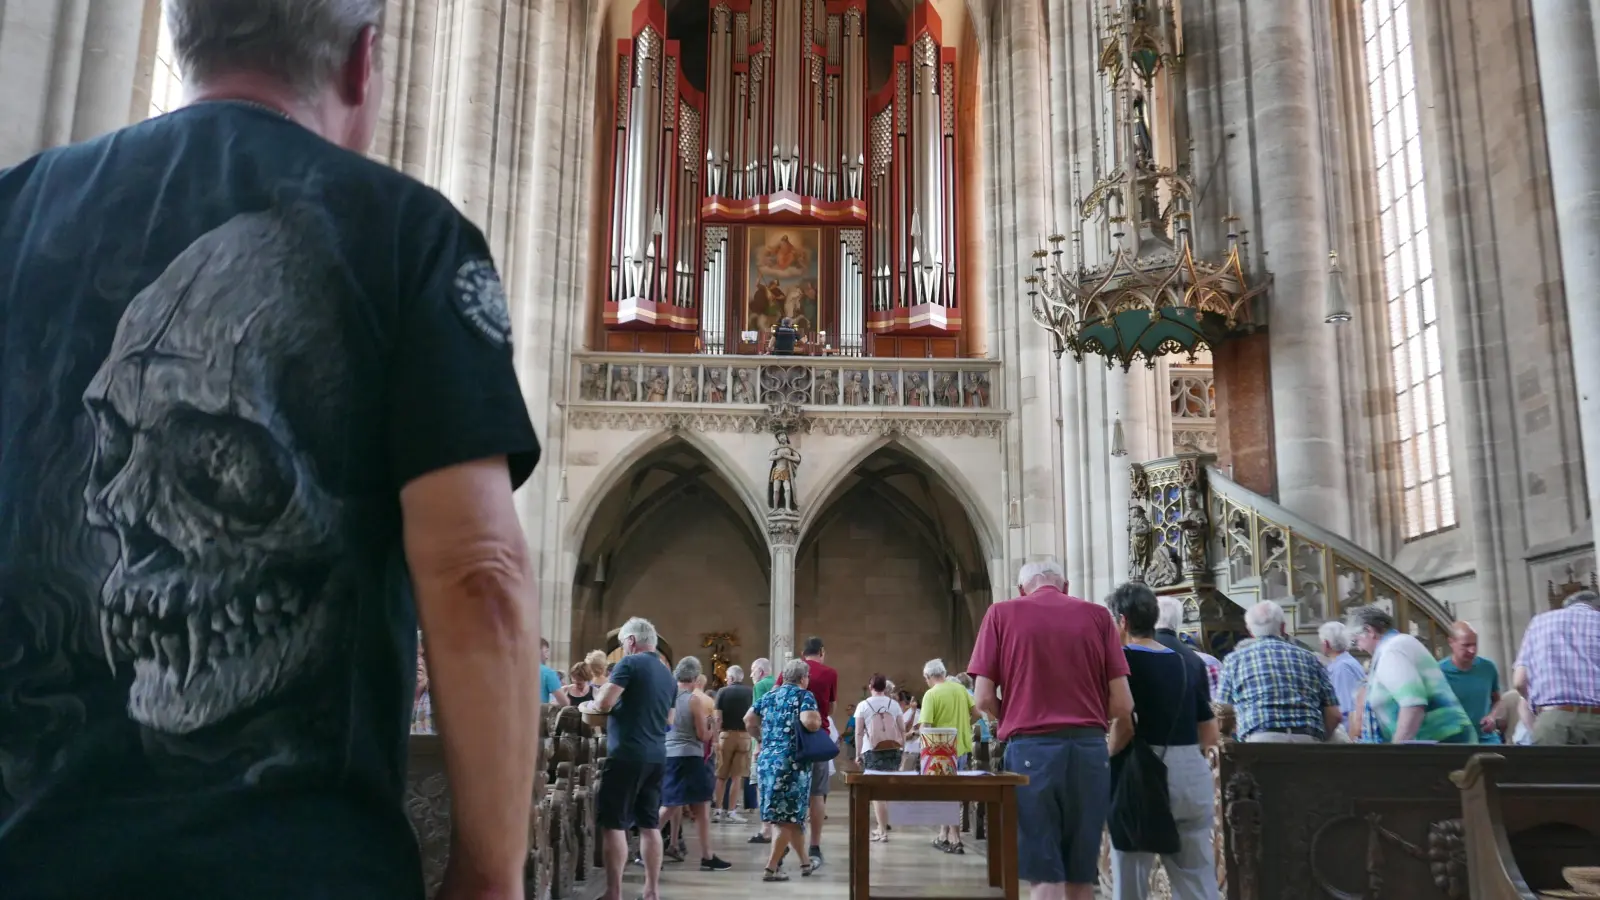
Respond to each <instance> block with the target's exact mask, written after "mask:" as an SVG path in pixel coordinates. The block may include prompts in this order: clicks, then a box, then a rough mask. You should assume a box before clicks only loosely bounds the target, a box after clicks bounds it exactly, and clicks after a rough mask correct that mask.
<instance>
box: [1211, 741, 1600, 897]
mask: <svg viewBox="0 0 1600 900" xmlns="http://www.w3.org/2000/svg"><path fill="white" fill-rule="evenodd" d="M1479 749H1480V748H1478V747H1474V746H1470V745H1446V744H1437V745H1413V746H1368V745H1360V744H1240V743H1227V744H1225V745H1224V746H1223V750H1222V753H1221V754H1220V758H1219V766H1218V777H1219V779H1220V782H1221V792H1222V804H1221V806H1220V807H1219V808H1218V810H1217V815H1218V816H1219V817H1221V818H1222V822H1223V831H1224V845H1225V849H1226V854H1225V856H1226V860H1227V867H1228V872H1227V896H1228V897H1229V898H1230V900H1278V898H1289V897H1334V898H1358V897H1360V898H1366V900H1377V898H1397V900H1400V898H1403V900H1467V897H1468V896H1469V894H1468V887H1467V885H1468V874H1467V850H1466V843H1465V837H1464V834H1465V830H1464V827H1463V823H1462V799H1461V792H1460V790H1459V789H1458V788H1457V787H1456V786H1455V784H1454V783H1453V782H1452V780H1451V778H1450V776H1451V773H1453V772H1456V771H1458V770H1461V769H1463V768H1465V767H1466V765H1467V761H1468V760H1469V759H1470V758H1471V757H1472V756H1473V755H1474V754H1475V753H1477V752H1479ZM1499 749H1500V752H1501V754H1502V755H1503V756H1504V758H1505V760H1506V762H1505V763H1504V764H1503V769H1502V771H1501V772H1500V773H1498V774H1499V775H1500V776H1501V778H1500V780H1501V782H1502V783H1517V784H1521V785H1574V784H1583V783H1586V782H1593V781H1594V780H1595V779H1596V777H1597V773H1600V754H1597V753H1596V751H1595V750H1593V749H1591V748H1584V747H1503V748H1499ZM1503 796H1504V795H1503ZM1588 802H1590V803H1592V800H1590V801H1588ZM1540 805H1544V804H1542V801H1541V803H1522V802H1520V801H1519V802H1518V803H1516V804H1513V805H1512V807H1510V808H1508V810H1507V811H1506V816H1507V827H1508V829H1509V830H1510V833H1511V834H1512V835H1513V837H1512V843H1513V845H1516V844H1517V841H1518V840H1519V839H1520V840H1523V841H1524V842H1526V843H1527V844H1528V846H1529V848H1530V849H1531V848H1533V847H1534V846H1535V845H1536V844H1538V843H1540V842H1545V841H1549V840H1552V839H1555V838H1556V836H1557V835H1558V834H1561V835H1566V837H1563V838H1561V840H1567V841H1571V840H1574V837H1573V835H1572V833H1571V832H1572V829H1571V828H1570V826H1552V825H1551V824H1550V821H1549V820H1548V819H1541V818H1540V815H1541V813H1540V810H1539V809H1538V807H1539V806H1540ZM1586 821H1591V820H1586ZM1541 822H1543V823H1544V824H1541ZM1578 840H1579V842H1580V843H1581V842H1582V841H1581V837H1580V838H1578ZM1589 840H1591V841H1593V838H1592V837H1591V838H1590V839H1589ZM1597 849H1600V848H1597ZM1517 858H1518V860H1519V861H1521V862H1522V863H1523V865H1524V869H1525V874H1526V866H1527V860H1525V859H1524V858H1523V855H1522V854H1520V853H1519V854H1518V857H1517ZM1563 858H1568V859H1570V858H1574V857H1570V856H1568V857H1563ZM1586 858H1587V859H1591V860H1592V859H1597V858H1600V857H1594V856H1590V857H1586ZM1569 864H1570V863H1569ZM1557 876H1558V877H1559V872H1558V873H1557ZM1551 886H1554V885H1551Z"/></svg>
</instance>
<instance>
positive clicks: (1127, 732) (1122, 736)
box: [1106, 716, 1133, 756]
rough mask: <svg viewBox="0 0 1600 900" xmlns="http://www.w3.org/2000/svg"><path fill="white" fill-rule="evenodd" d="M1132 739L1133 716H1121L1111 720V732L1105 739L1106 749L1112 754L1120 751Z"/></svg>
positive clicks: (1114, 754)
mask: <svg viewBox="0 0 1600 900" xmlns="http://www.w3.org/2000/svg"><path fill="white" fill-rule="evenodd" d="M1132 740H1133V717H1132V716H1121V717H1119V718H1115V719H1112V720H1111V732H1110V735H1109V737H1108V739H1107V742H1108V746H1107V748H1106V749H1107V750H1109V751H1110V752H1111V755H1112V756H1116V755H1117V754H1118V753H1121V752H1122V750H1123V748H1125V747H1127V746H1128V744H1129V742H1131V741H1132Z"/></svg>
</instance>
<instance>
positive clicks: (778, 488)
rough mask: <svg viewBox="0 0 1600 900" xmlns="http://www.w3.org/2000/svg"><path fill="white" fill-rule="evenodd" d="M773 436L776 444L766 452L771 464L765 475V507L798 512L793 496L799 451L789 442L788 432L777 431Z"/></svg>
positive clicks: (798, 464)
mask: <svg viewBox="0 0 1600 900" xmlns="http://www.w3.org/2000/svg"><path fill="white" fill-rule="evenodd" d="M773 436H774V437H776V438H777V440H778V446H776V447H774V448H772V452H771V453H769V454H767V458H768V459H769V460H771V462H772V466H771V469H770V470H769V473H768V475H767V508H768V509H771V510H775V511H782V512H790V513H793V512H798V511H799V505H798V504H797V503H796V501H795V498H794V476H795V473H796V472H797V471H798V470H799V469H800V451H798V450H796V449H794V447H792V446H790V444H789V433H788V432H787V431H779V432H777V433H776V434H775V435H773Z"/></svg>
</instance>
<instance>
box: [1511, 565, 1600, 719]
mask: <svg viewBox="0 0 1600 900" xmlns="http://www.w3.org/2000/svg"><path fill="white" fill-rule="evenodd" d="M1512 680H1513V683H1514V684H1515V685H1516V688H1517V691H1518V692H1519V693H1521V694H1522V696H1524V697H1526V698H1528V705H1529V706H1530V707H1531V708H1532V709H1533V712H1534V716H1535V719H1534V724H1533V742H1534V743H1535V744H1539V745H1543V746H1574V745H1580V744H1589V745H1593V744H1600V595H1597V594H1595V593H1594V592H1593V591H1579V592H1578V593H1576V594H1573V595H1572V596H1571V597H1568V598H1567V602H1566V605H1565V606H1563V607H1562V608H1561V609H1558V610H1553V611H1551V612H1547V613H1541V614H1539V615H1537V616H1534V617H1533V621H1532V622H1530V623H1528V630H1527V632H1526V633H1525V634H1524V635H1523V636H1522V650H1521V651H1520V652H1518V653H1517V663H1516V669H1515V671H1514V672H1513V673H1512Z"/></svg>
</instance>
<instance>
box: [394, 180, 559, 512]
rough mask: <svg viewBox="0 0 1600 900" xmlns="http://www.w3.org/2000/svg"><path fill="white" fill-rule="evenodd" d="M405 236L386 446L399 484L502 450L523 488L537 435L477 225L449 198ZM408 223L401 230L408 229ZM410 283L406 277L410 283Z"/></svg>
mask: <svg viewBox="0 0 1600 900" xmlns="http://www.w3.org/2000/svg"><path fill="white" fill-rule="evenodd" d="M438 200H439V203H440V205H441V206H442V207H443V208H441V209H439V210H437V211H435V212H433V213H431V215H430V216H429V217H430V218H432V219H433V221H431V222H427V223H424V224H423V225H422V227H419V228H417V229H416V230H415V232H413V233H412V234H409V235H402V239H401V241H400V242H399V246H400V247H401V248H402V252H403V253H405V252H408V251H409V252H410V253H412V254H414V256H413V259H414V260H415V262H413V261H412V260H407V259H402V260H401V261H400V266H401V271H402V272H405V271H407V270H408V269H409V270H410V272H411V273H412V274H411V276H410V277H409V278H408V279H405V280H404V281H403V283H402V284H401V291H400V297H399V306H398V309H397V311H396V316H397V322H396V325H395V331H394V334H395V340H394V343H393V346H392V347H391V351H390V352H391V357H390V359H389V366H390V373H391V377H390V379H389V385H390V395H389V397H388V404H389V421H390V431H389V446H390V448H391V450H390V452H391V459H392V467H393V472H394V477H395V479H396V482H397V483H398V484H401V485H404V484H406V483H407V482H410V481H411V480H413V479H415V478H417V477H418V476H421V475H425V474H427V473H429V472H432V471H436V470H438V469H443V468H447V467H449V466H453V465H458V464H461V463H465V462H470V461H472V460H475V459H483V458H486V457H491V456H505V457H506V458H507V461H508V462H509V464H510V469H511V483H512V486H513V487H519V486H521V484H522V483H523V482H524V481H526V480H527V478H528V475H529V474H530V473H532V472H533V467H534V465H535V464H537V463H538V461H539V439H538V438H537V437H536V436H535V435H534V431H533V423H532V422H531V421H530V420H529V418H528V408H527V404H526V402H525V401H524V400H523V397H522V390H521V387H520V386H519V385H518V383H517V375H516V371H515V369H514V368H513V364H512V359H513V357H512V349H511V321H510V313H509V310H508V307H507V304H506V296H505V290H504V288H503V286H502V285H501V283H500V277H499V274H498V273H497V272H496V270H495V267H494V261H493V259H492V257H491V255H490V253H489V247H488V244H487V242H485V241H484V238H483V235H482V234H481V233H480V232H479V231H478V229H477V228H475V227H473V225H472V224H471V223H470V222H468V221H467V220H466V219H465V218H463V217H462V216H461V215H460V214H459V213H458V212H456V210H455V209H454V207H451V206H449V204H448V202H447V201H444V200H443V198H438ZM403 227H404V226H403ZM405 282H409V283H405Z"/></svg>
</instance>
